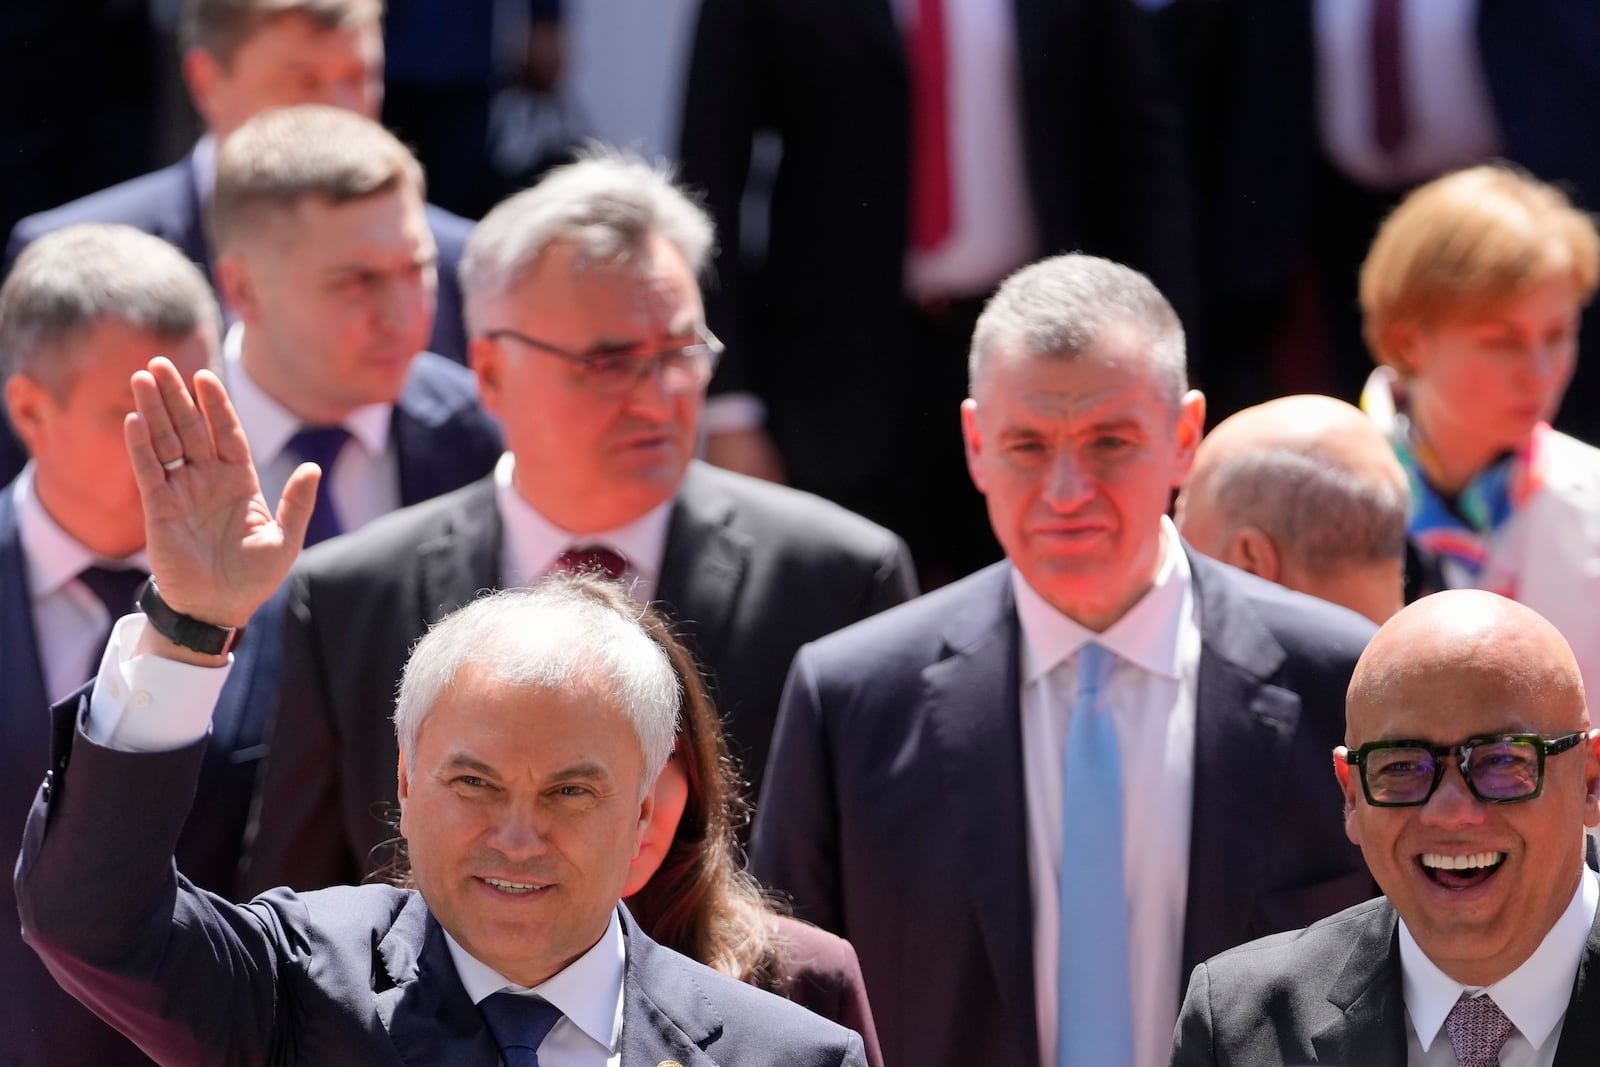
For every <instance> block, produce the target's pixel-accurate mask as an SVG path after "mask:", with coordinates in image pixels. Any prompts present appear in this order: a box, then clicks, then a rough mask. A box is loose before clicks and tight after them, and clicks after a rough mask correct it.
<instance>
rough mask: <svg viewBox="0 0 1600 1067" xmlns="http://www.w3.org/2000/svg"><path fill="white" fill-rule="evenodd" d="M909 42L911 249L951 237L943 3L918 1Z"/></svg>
mask: <svg viewBox="0 0 1600 1067" xmlns="http://www.w3.org/2000/svg"><path fill="white" fill-rule="evenodd" d="M915 18H916V22H915V23H914V24H913V25H912V26H911V29H910V35H909V36H908V38H907V40H906V61H907V73H908V74H909V75H910V88H911V247H912V248H914V249H917V250H919V251H924V250H927V249H930V248H935V247H937V246H938V245H939V243H940V242H941V241H943V240H944V239H945V238H946V237H948V236H949V235H950V226H951V218H952V207H951V196H950V97H949V85H948V81H947V72H948V69H949V67H948V58H947V56H946V55H945V36H944V0H917V3H916V12H915Z"/></svg>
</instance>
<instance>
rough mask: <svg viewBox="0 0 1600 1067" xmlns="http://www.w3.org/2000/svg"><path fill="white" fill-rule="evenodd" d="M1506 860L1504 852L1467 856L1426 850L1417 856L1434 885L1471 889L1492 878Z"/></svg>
mask: <svg viewBox="0 0 1600 1067" xmlns="http://www.w3.org/2000/svg"><path fill="white" fill-rule="evenodd" d="M1505 861H1506V854H1505V853H1504V852H1474V853H1472V854H1471V855H1467V856H1446V855H1444V854H1442V853H1438V852H1424V853H1423V854H1422V855H1421V856H1418V857H1417V863H1418V864H1419V865H1420V866H1421V867H1422V873H1423V874H1424V875H1426V876H1427V878H1428V880H1429V881H1431V882H1432V883H1433V884H1434V885H1438V886H1443V887H1444V888H1446V889H1457V890H1459V889H1471V888H1473V887H1474V886H1478V885H1482V884H1483V883H1484V882H1485V881H1487V880H1488V879H1490V878H1492V877H1493V876H1494V873H1495V872H1496V871H1498V870H1499V869H1500V865H1501V864H1503V863H1504V862H1505Z"/></svg>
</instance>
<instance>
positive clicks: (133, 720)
mask: <svg viewBox="0 0 1600 1067" xmlns="http://www.w3.org/2000/svg"><path fill="white" fill-rule="evenodd" d="M145 625H146V623H145V618H144V616H143V615H137V614H136V615H128V616H125V617H123V618H122V619H121V620H120V621H119V622H118V623H117V625H116V627H115V629H114V631H113V633H112V637H111V643H110V644H109V645H108V646H107V647H106V652H105V656H104V657H103V658H102V660H101V663H100V673H99V676H98V677H97V679H96V682H95V690H94V696H93V697H92V698H91V701H90V707H89V717H88V719H87V721H86V722H85V723H84V732H85V733H86V734H87V735H88V737H89V739H90V740H92V741H94V742H95V743H97V744H100V745H103V746H105V747H107V748H114V749H118V750H120V751H124V752H164V751H171V750H172V749H176V748H182V747H183V746H184V745H189V744H193V743H194V742H195V741H198V740H199V739H200V738H201V737H203V736H205V734H206V732H207V731H208V730H209V729H210V727H211V711H212V708H213V707H214V706H215V705H216V701H217V697H218V695H219V694H220V693H221V692H222V686H223V683H225V682H226V681H227V679H228V674H229V672H230V670H231V669H232V667H233V657H232V656H231V655H230V656H229V657H228V662H227V664H226V665H225V666H222V667H198V666H193V665H191V664H187V663H179V662H177V661H176V660H168V659H162V658H160V657H158V656H148V655H134V654H133V653H134V650H135V649H137V648H138V645H139V639H140V637H141V636H143V634H144V627H145ZM445 942H446V945H447V947H448V948H449V950H450V957H451V959H452V960H453V961H454V962H455V965H456V973H457V974H458V975H459V976H460V978H461V983H462V985H463V986H464V987H465V988H466V991H467V994H468V996H470V997H471V998H472V1002H473V1003H474V1004H477V1003H478V1002H480V1001H481V1000H483V999H484V998H485V997H487V996H489V995H490V994H491V993H497V992H499V991H501V990H510V991H512V992H515V993H528V994H530V995H531V994H538V995H539V996H542V997H544V998H545V999H546V1000H548V1001H549V1002H550V1003H552V1004H554V1005H555V1006H556V1007H557V1008H560V1009H561V1011H562V1012H563V1013H564V1016H565V1017H564V1018H562V1019H561V1020H560V1021H559V1022H557V1023H556V1025H555V1026H554V1027H553V1028H552V1029H551V1031H550V1033H549V1035H548V1036H547V1037H546V1038H545V1040H544V1042H543V1043H542V1044H541V1045H540V1046H539V1048H540V1057H541V1061H542V1062H543V1063H544V1064H545V1065H546V1067H618V1064H620V1063H621V1060H622V1055H621V1038H622V1006H623V997H622V979H623V972H624V970H625V962H626V943H625V942H624V940H623V937H622V927H621V925H620V924H619V922H618V919H617V913H616V912H615V911H613V912H612V913H611V921H610V923H608V924H607V926H606V932H605V933H604V934H602V935H601V937H600V940H599V941H597V942H595V944H594V946H593V947H592V948H590V949H589V951H588V952H586V953H584V954H583V955H582V956H580V957H578V959H576V960H574V961H573V962H572V963H570V964H568V965H567V967H566V968H565V969H563V970H561V971H560V972H558V973H557V974H555V975H553V976H551V977H550V978H549V979H547V980H546V981H545V982H543V983H542V984H540V985H538V986H535V987H533V988H531V989H529V988H528V987H525V986H518V985H515V984H513V983H510V982H508V981H507V980H506V978H505V977H504V976H503V975H500V974H498V973H497V972H496V971H494V970H493V968H491V967H489V966H488V965H487V964H484V963H482V962H481V961H479V960H477V959H475V958H474V957H473V956H471V955H469V954H468V953H467V951H466V950H465V949H463V948H462V947H461V946H460V945H459V944H458V943H457V942H456V940H455V938H453V937H451V936H450V935H449V933H448V932H446V933H445Z"/></svg>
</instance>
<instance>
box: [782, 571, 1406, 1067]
mask: <svg viewBox="0 0 1600 1067" xmlns="http://www.w3.org/2000/svg"><path fill="white" fill-rule="evenodd" d="M1189 559H1190V566H1191V568H1192V570H1193V574H1194V588H1195V596H1196V601H1197V604H1198V611H1199V620H1200V630H1201V641H1202V644H1201V653H1200V665H1199V679H1198V690H1197V694H1196V702H1197V707H1196V716H1195V719H1196V721H1195V751H1194V768H1195V770H1194V799H1193V821H1192V829H1191V832H1190V846H1189V848H1190V855H1189V881H1188V910H1187V915H1186V922H1185V931H1184V942H1183V950H1182V959H1183V961H1184V971H1185V972H1187V971H1188V969H1189V968H1190V967H1192V966H1194V964H1195V963H1197V962H1199V961H1200V960H1202V959H1205V958H1207V957H1209V956H1212V955H1215V954H1216V953H1217V952H1220V951H1221V950H1222V949H1224V948H1228V947H1231V946H1233V945H1237V944H1239V943H1241V942H1243V941H1247V940H1249V939H1250V938H1253V937H1258V936H1261V935H1263V934H1266V933H1270V932H1275V931H1278V930H1284V929H1290V928H1293V927H1297V926H1303V925H1305V924H1306V923H1309V922H1312V921H1314V920H1316V919H1319V918H1321V917H1323V916H1325V915H1329V914H1332V913H1333V912H1335V911H1337V910H1339V909H1340V908H1343V907H1347V906H1348V905H1350V904H1351V903H1353V902H1355V901H1359V900H1364V899H1366V898H1367V897H1370V896H1372V895H1373V893H1374V892H1375V886H1374V885H1373V883H1372V880H1371V878H1370V876H1369V875H1368V874H1367V871H1366V866H1365V864H1364V863H1363V862H1362V859H1361V853H1360V852H1359V851H1358V850H1357V849H1356V848H1355V847H1354V846H1353V845H1351V844H1350V842H1349V841H1348V840H1347V839H1346V838H1345V835H1344V828H1343V819H1342V812H1343V807H1342V800H1341V797H1340V793H1339V789H1338V786H1337V783H1336V782H1335V781H1334V778H1333V775H1332V773H1331V772H1330V766H1329V759H1330V753H1331V751H1332V750H1333V748H1334V746H1335V745H1338V744H1339V743H1340V742H1341V739H1342V735H1343V732H1344V691H1345V687H1346V685H1347V684H1348V682H1349V680H1350V673H1351V671H1352V670H1353V668H1354V666H1355V661H1356V658H1357V656H1358V655H1359V654H1360V652H1361V650H1362V648H1363V647H1365V645H1366V642H1367V640H1368V638H1369V637H1370V636H1371V634H1372V625H1371V624H1370V623H1368V622H1367V621H1366V620H1364V619H1361V618H1359V617H1358V616H1356V615H1354V614H1352V613H1350V612H1347V611H1345V610H1343V609H1342V608H1336V607H1334V606H1332V605H1330V604H1327V603H1324V602H1322V601H1317V600H1312V599H1311V598H1309V597H1304V596H1300V595H1299V594H1296V593H1291V592H1288V591H1287V590H1285V589H1283V588H1281V587H1279V586H1276V585H1272V584H1270V583H1267V582H1263V581H1261V580H1260V579H1257V578H1253V577H1251V576H1250V575H1247V574H1244V573H1242V572H1240V571H1237V570H1234V569H1233V568H1231V567H1226V566H1224V565H1222V564H1219V563H1215V562H1213V561H1211V560H1207V559H1205V558H1203V557H1200V556H1197V555H1195V554H1194V553H1192V552H1191V553H1190V554H1189ZM1019 640H1020V631H1019V627H1018V623H1017V615H1016V609H1015V605H1014V603H1013V599H1012V591H1011V568H1010V565H1009V564H1005V563H1001V564H996V565H995V566H993V567H990V568H987V569H985V570H982V571H979V572H978V573H977V574H975V575H972V576H971V577H969V578H966V579H964V580H963V581H960V582H957V583H956V584H954V585H952V586H947V587H946V588H944V589H941V590H938V591H937V592H934V593H931V594H929V595H927V596H925V597H922V598H921V599H919V600H916V601H913V602H912V603H910V604H907V605H904V606H903V607H900V608H896V609H895V610H893V611H889V612H885V613H884V614H883V615H880V616H879V617H877V618H875V619H870V620H868V621H866V622H864V623H861V624H860V625H858V626H852V627H851V628H849V629H848V630H845V631H843V632H842V633H839V634H835V635H833V636H832V637H829V638H826V639H824V640H822V641H818V642H817V643H816V644H814V645H809V646H807V647H805V648H803V649H801V651H800V653H799V655H798V656H796V657H795V664H794V669H793V670H792V672H791V673H790V677H789V683H788V686H787V688H786V689H785V691H784V697H783V704H782V708H781V710H780V712H779V721H778V732H777V735H776V737H775V738H774V741H773V748H772V755H771V760H770V763H769V766H768V769H767V782H766V788H765V791H764V792H763V793H762V796H761V803H760V806H759V807H758V809H757V815H756V826H755V838H754V851H753V854H752V867H753V869H754V870H755V873H756V874H757V875H758V876H759V877H760V878H761V879H762V881H764V882H765V883H766V884H768V885H769V886H772V887H773V888H775V889H778V890H780V891H784V892H787V893H789V894H792V896H793V898H794V901H795V906H796V913H797V914H798V915H799V916H800V917H801V918H803V919H808V920H810V921H812V922H815V923H816V924H818V925H819V926H822V927H824V928H826V929H829V930H832V931H834V932H835V933H837V934H839V935H840V936H841V937H844V938H845V939H847V940H848V941H849V942H850V943H851V944H852V945H854V946H855V948H856V953H857V955H859V957H860V959H861V970H862V974H863V975H864V977H865V978H866V981H867V988H868V989H869V990H870V991H871V993H872V1010H873V1017H874V1020H875V1021H876V1022H877V1025H878V1037H879V1040H880V1042H881V1044H882V1047H883V1056H884V1062H886V1063H890V1064H899V1063H916V1064H924V1065H926V1064H950V1065H952V1067H954V1065H959V1064H970V1063H1007V1064H1018V1065H1024V1067H1036V1065H1037V1063H1038V1059H1039V1043H1038V1037H1037V1027H1036V1023H1035V1011H1034V984H1033V932H1032V928H1033V924H1032V919H1031V915H1032V911H1031V907H1030V893H1029V882H1028V862H1027V815H1026V805H1025V800H1024V796H1023V771H1022V737H1021V713H1020V704H1019V692H1020V686H1019V681H1018V669H1019V662H1020V659H1019V651H1018V649H1019V645H1018V642H1019ZM1180 993H1181V990H1176V989H1175V990H1173V996H1174V998H1176V997H1177V996H1178V995H1179V994H1180ZM956 1018H960V1019H962V1020H963V1023H962V1025H960V1026H958V1027H945V1026H930V1025H929V1020H930V1019H956Z"/></svg>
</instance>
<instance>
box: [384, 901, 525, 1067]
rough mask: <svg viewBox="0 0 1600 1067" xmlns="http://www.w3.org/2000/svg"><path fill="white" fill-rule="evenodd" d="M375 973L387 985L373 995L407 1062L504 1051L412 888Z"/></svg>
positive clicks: (478, 1060) (488, 1062)
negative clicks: (476, 1005)
mask: <svg viewBox="0 0 1600 1067" xmlns="http://www.w3.org/2000/svg"><path fill="white" fill-rule="evenodd" d="M375 951H376V953H377V955H378V957H379V959H378V960H376V961H374V965H373V974H374V976H381V978H380V980H382V979H387V981H388V983H389V984H388V985H387V986H386V987H384V988H380V989H378V990H377V991H376V994H375V997H374V1003H375V1007H376V1010H377V1013H378V1018H379V1019H380V1020H381V1021H382V1022H383V1026H384V1029H386V1030H388V1032H389V1040H390V1041H392V1042H393V1043H394V1048H395V1052H396V1053H398V1054H399V1056H400V1059H401V1061H402V1062H404V1063H408V1064H416V1065H419V1067H420V1065H423V1064H429V1065H431V1064H439V1063H450V1064H466V1065H474V1064H481V1065H482V1067H494V1065H495V1064H497V1063H499V1061H500V1052H499V1049H498V1048H497V1047H496V1045H495V1042H494V1038H493V1037H492V1036H491V1035H490V1033H489V1030H488V1027H486V1026H485V1025H484V1022H483V1016H482V1015H481V1014H479V1012H478V1009H477V1008H476V1007H475V1006H474V1005H473V1003H472V1001H471V1000H470V999H469V998H468V997H467V991H466V988H465V987H464V986H463V985H462V984H461V978H460V976H459V975H457V974H456V967H455V963H454V961H452V960H451V958H450V949H449V946H448V945H446V944H445V939H444V930H443V929H442V928H441V927H440V926H439V922H438V920H437V919H435V918H434V917H433V915H432V914H431V913H430V912H429V911H428V906H427V905H426V904H424V903H423V901H422V897H421V896H420V895H419V894H415V893H413V894H412V895H411V897H410V899H409V900H407V902H406V903H405V905H404V907H403V908H402V909H401V911H400V914H399V915H398V916H397V917H396V918H395V922H394V925H393V926H391V927H390V928H389V932H388V933H387V934H385V935H384V937H383V940H381V941H380V942H379V943H378V946H377V948H376V950H375Z"/></svg>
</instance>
